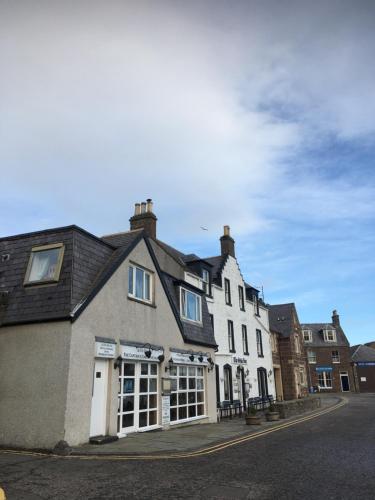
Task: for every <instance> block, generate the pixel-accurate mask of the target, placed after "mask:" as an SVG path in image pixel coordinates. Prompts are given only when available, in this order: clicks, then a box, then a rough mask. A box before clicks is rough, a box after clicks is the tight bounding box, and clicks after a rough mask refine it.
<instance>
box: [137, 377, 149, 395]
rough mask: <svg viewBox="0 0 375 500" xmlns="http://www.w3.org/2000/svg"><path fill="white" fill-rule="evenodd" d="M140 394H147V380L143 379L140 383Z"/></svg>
mask: <svg viewBox="0 0 375 500" xmlns="http://www.w3.org/2000/svg"><path fill="white" fill-rule="evenodd" d="M139 392H147V378H141V379H140V381H139Z"/></svg>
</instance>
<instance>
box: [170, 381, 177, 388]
mask: <svg viewBox="0 0 375 500" xmlns="http://www.w3.org/2000/svg"><path fill="white" fill-rule="evenodd" d="M171 390H172V391H177V380H176V379H175V380H173V379H172V380H171Z"/></svg>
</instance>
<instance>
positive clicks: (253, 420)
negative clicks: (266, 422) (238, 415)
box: [245, 415, 262, 425]
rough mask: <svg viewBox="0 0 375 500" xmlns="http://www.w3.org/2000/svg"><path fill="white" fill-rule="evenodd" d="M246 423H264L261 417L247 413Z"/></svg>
mask: <svg viewBox="0 0 375 500" xmlns="http://www.w3.org/2000/svg"><path fill="white" fill-rule="evenodd" d="M245 419H246V425H260V424H261V423H262V421H261V419H260V417H258V416H257V415H254V416H253V415H246V417H245Z"/></svg>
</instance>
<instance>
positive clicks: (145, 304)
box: [128, 295, 156, 309]
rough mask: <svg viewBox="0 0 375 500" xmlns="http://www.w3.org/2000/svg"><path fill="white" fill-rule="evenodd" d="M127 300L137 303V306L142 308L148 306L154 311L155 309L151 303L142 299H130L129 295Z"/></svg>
mask: <svg viewBox="0 0 375 500" xmlns="http://www.w3.org/2000/svg"><path fill="white" fill-rule="evenodd" d="M128 300H132V301H133V302H138V304H143V305H144V306H149V307H153V308H154V309H156V305H155V304H154V303H152V302H147V301H146V300H142V299H137V298H136V297H132V296H131V295H128Z"/></svg>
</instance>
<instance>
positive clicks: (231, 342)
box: [228, 319, 236, 352]
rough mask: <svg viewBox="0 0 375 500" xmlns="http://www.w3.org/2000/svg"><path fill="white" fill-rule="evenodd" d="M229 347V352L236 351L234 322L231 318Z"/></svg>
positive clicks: (229, 323) (229, 322) (229, 320)
mask: <svg viewBox="0 0 375 500" xmlns="http://www.w3.org/2000/svg"><path fill="white" fill-rule="evenodd" d="M228 349H229V352H236V344H235V341H234V324H233V321H232V320H231V319H228Z"/></svg>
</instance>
